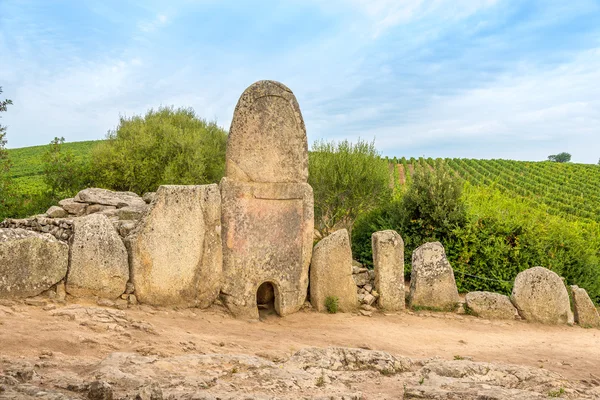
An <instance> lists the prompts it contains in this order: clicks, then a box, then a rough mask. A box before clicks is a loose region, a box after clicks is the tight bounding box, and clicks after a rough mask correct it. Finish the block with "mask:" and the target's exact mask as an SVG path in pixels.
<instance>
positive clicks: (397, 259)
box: [371, 230, 405, 311]
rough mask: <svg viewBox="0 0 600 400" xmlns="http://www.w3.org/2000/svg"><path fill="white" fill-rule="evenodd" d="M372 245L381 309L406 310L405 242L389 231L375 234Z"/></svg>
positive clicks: (395, 233) (372, 237) (376, 285)
mask: <svg viewBox="0 0 600 400" xmlns="http://www.w3.org/2000/svg"><path fill="white" fill-rule="evenodd" d="M371 244H372V247H373V266H374V270H375V287H376V288H377V291H378V293H379V307H381V308H382V309H383V310H385V311H399V310H404V308H405V296H404V241H403V240H402V238H401V237H400V235H399V234H398V233H397V232H396V231H392V230H387V231H380V232H375V233H373V235H372V236H371Z"/></svg>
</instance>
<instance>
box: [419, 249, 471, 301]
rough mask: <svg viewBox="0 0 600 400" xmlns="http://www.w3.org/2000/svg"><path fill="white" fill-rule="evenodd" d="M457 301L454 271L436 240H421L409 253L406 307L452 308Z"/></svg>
mask: <svg viewBox="0 0 600 400" xmlns="http://www.w3.org/2000/svg"><path fill="white" fill-rule="evenodd" d="M458 302H459V297H458V289H457V288H456V281H455V280H454V271H453V270H452V267H451V266H450V263H449V262H448V259H447V258H446V251H445V250H444V247H443V246H442V244H441V243H439V242H434V243H425V244H424V245H422V246H420V247H418V248H417V249H416V250H415V251H414V252H413V256H412V272H411V275H410V293H409V296H408V304H409V306H410V307H430V308H436V309H440V310H454V309H455V308H456V306H457V304H458Z"/></svg>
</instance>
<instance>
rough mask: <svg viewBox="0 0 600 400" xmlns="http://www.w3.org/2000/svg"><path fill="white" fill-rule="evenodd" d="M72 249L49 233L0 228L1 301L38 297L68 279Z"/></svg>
mask: <svg viewBox="0 0 600 400" xmlns="http://www.w3.org/2000/svg"><path fill="white" fill-rule="evenodd" d="M68 263H69V246H68V245H67V244H66V243H63V242H60V241H58V240H57V239H55V238H54V237H53V236H51V235H49V234H40V233H37V232H32V231H27V230H24V229H1V228H0V298H25V297H31V296H37V295H38V294H40V293H42V292H43V291H44V290H48V289H49V288H50V287H51V286H52V285H54V284H56V283H57V282H59V281H61V280H62V279H64V277H65V275H66V274H67V267H68Z"/></svg>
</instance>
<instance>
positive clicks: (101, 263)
mask: <svg viewBox="0 0 600 400" xmlns="http://www.w3.org/2000/svg"><path fill="white" fill-rule="evenodd" d="M128 280H129V263H128V256H127V250H126V249H125V245H124V244H123V241H122V240H121V238H120V236H119V234H118V233H117V231H116V230H115V228H114V227H113V225H112V223H111V222H110V221H109V220H108V218H107V217H105V216H104V215H101V214H92V215H88V216H87V217H81V218H78V219H76V220H75V224H74V234H73V240H72V243H71V263H70V266H69V275H68V277H67V287H66V289H67V293H69V294H70V295H72V296H75V297H95V296H98V297H102V298H107V299H116V298H117V297H119V296H120V295H121V294H122V293H123V291H124V290H125V284H126V283H127V281H128Z"/></svg>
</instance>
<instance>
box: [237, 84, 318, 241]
mask: <svg viewBox="0 0 600 400" xmlns="http://www.w3.org/2000/svg"><path fill="white" fill-rule="evenodd" d="M226 175H227V177H228V178H229V179H231V180H235V181H240V182H279V183H283V182H286V183H292V182H293V183H304V182H306V181H307V179H308V144H307V140H306V128H305V127H304V120H303V119H302V114H301V113H300V107H299V105H298V102H297V101H296V97H295V96H294V94H293V93H292V91H291V90H290V89H288V88H287V87H285V86H284V85H283V84H281V83H279V82H274V81H259V82H256V83H254V84H252V85H251V86H250V87H248V88H247V89H246V90H245V91H244V93H243V94H242V96H241V97H240V99H239V101H238V104H237V106H236V108H235V112H234V114H233V120H232V122H231V129H230V130H229V138H228V141H227V160H226ZM312 234H313V232H312V231H311V237H312Z"/></svg>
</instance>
